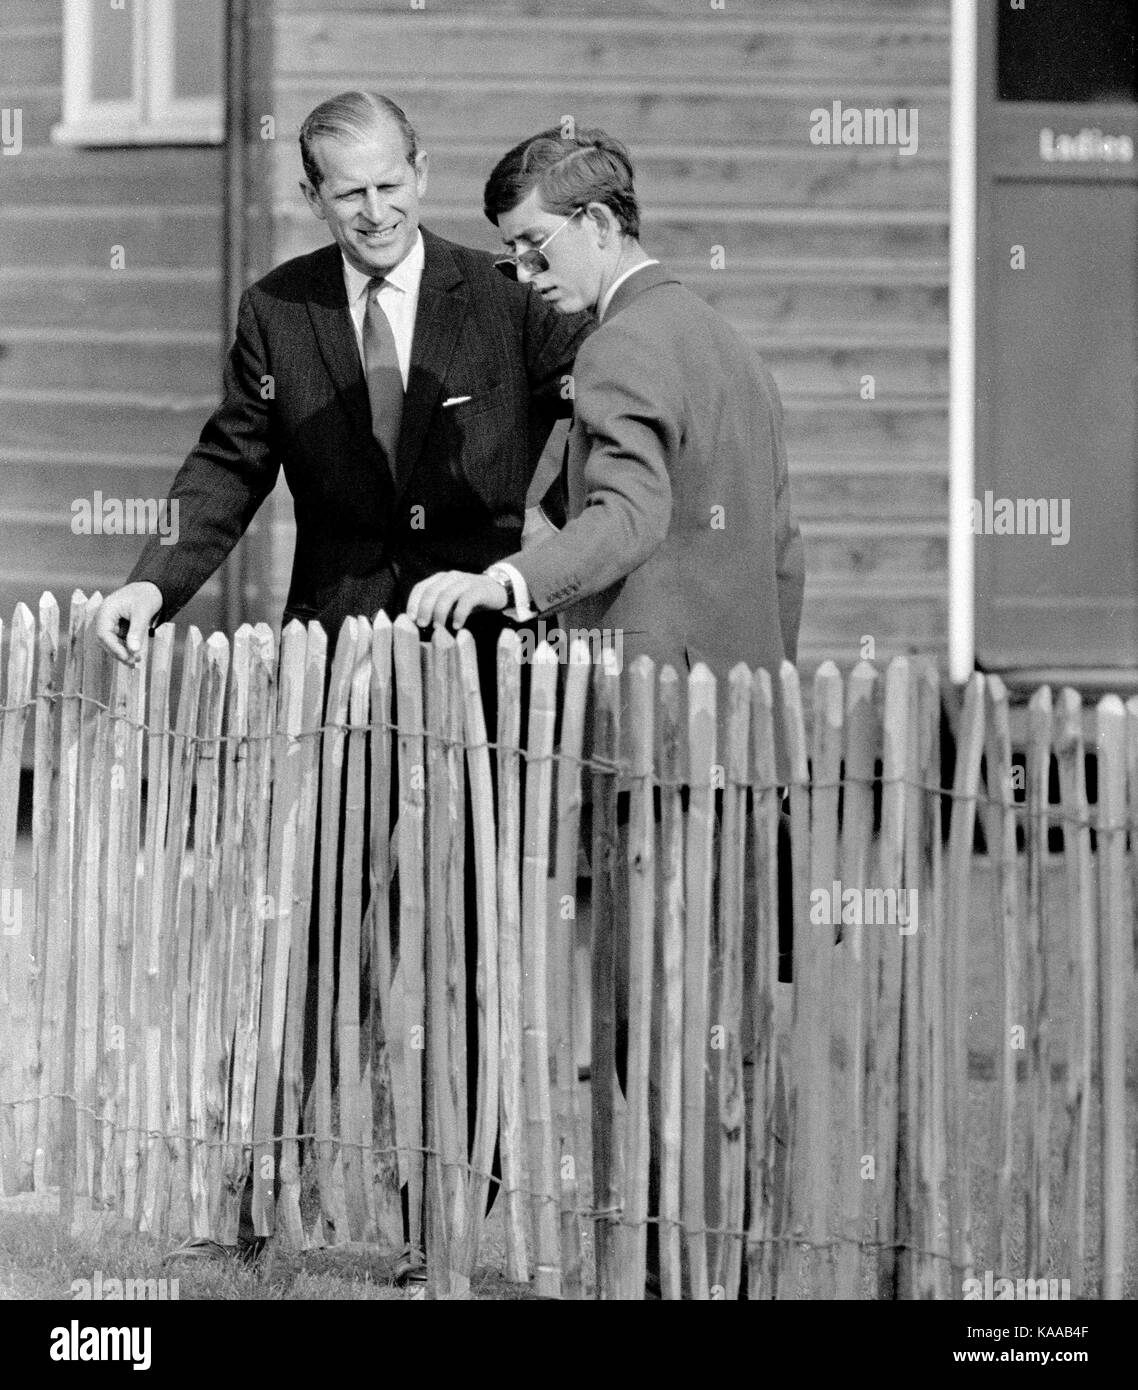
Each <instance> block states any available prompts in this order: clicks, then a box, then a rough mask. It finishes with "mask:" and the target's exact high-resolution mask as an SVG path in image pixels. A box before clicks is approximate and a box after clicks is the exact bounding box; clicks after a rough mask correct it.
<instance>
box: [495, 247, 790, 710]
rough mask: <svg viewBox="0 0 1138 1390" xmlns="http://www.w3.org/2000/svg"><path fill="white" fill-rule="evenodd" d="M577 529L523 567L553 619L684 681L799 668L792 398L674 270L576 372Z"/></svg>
mask: <svg viewBox="0 0 1138 1390" xmlns="http://www.w3.org/2000/svg"><path fill="white" fill-rule="evenodd" d="M573 381H574V394H575V414H574V421H573V427H572V430H571V432H570V436H569V445H568V451H567V460H566V468H565V472H564V475H563V477H564V482H565V489H566V498H565V502H566V512H567V517H568V520H567V522H566V524H565V526H564V529H562V530H560V531H559V532H557V533H556V534H552V535H549V536H548V537H546V538H545V539H542V540H540V541H539V542H538V543H536V544H533V545H527V547H526V548H525V549H523V550H521V551H519V552H518V553H517V554H514V555H511V556H510V557H508V558H509V562H510V563H511V564H513V565H515V566H516V567H517V569H518V570H519V571H520V573H521V574H522V576H523V577H524V579H525V581H526V583H527V584H528V585H529V590H530V594H531V597H532V601H533V603H534V606H535V607H536V608H537V610H538V611H539V612H541V613H554V612H559V613H561V615H562V626H571V627H581V628H588V629H594V630H595V629H602V630H603V629H605V628H608V629H610V630H611V629H615V630H619V631H620V632H621V634H622V641H623V656H624V663H625V665H626V666H627V664H628V663H629V662H630V661H631V660H633V659H634V658H635V657H636V656H638V655H640V654H641V653H646V654H647V655H649V656H650V657H652V658H653V659H654V660H655V661H656V663H657V665H658V666H659V665H663V664H664V663H670V664H671V665H672V666H673V667H674V668H675V669H676V670H677V672H679V674H680V675H681V676H684V675H686V673H687V672H688V670H689V669H690V668H691V667H693V666H694V665H695V664H696V663H697V662H701V661H702V662H705V663H706V664H707V665H708V666H709V667H710V668H711V670H712V671H713V672H714V673H715V675H716V676H717V677H718V678H719V679H720V684H721V685H722V684H723V683H724V682H725V679H726V676H727V673H728V672H729V671H730V669H731V667H732V666H734V665H735V664H736V663H737V662H739V661H744V662H746V664H747V665H748V666H749V667H751V668H754V667H756V666H763V667H765V668H766V669H767V670H768V671H769V672H770V673H771V676H772V679H774V680H775V682H776V690H777V678H778V670H779V666H780V664H781V662H782V661H783V659H784V658H787V659H789V660H791V661H794V660H795V659H796V655H797V646H798V627H799V621H800V618H801V613H802V595H803V583H804V562H803V550H802V539H801V536H800V534H799V530H798V526H797V525H796V523H795V521H794V519H793V516H792V514H791V506H790V486H789V480H788V476H787V465H786V449H785V447H784V444H783V438H782V406H781V402H780V401H779V396H778V389H777V387H776V386H775V384H774V381H773V379H772V378H771V375H770V373H769V371H768V370H767V369H766V367H765V366H764V365H763V364H762V363H761V362H759V361H758V360H757V359H756V358H755V356H754V354H753V353H752V351H751V350H750V349H749V348H748V347H747V345H746V344H745V343H744V342H743V341H742V340H741V339H740V338H739V336H738V335H737V334H736V332H735V330H734V329H733V328H732V327H731V326H730V324H728V323H727V322H726V320H724V319H723V318H722V317H721V316H720V315H719V314H717V313H716V312H715V311H714V310H713V309H711V308H710V307H709V306H708V305H707V304H705V303H704V302H703V300H701V299H699V298H698V297H697V296H696V295H694V294H692V293H691V292H690V291H688V290H687V289H685V288H684V287H683V286H682V285H681V284H680V282H679V281H678V280H677V279H676V278H675V277H674V276H673V275H671V274H669V272H668V271H667V270H666V269H664V268H663V267H662V266H648V267H646V268H645V269H643V270H638V271H637V272H636V273H635V274H634V275H632V276H630V277H629V279H627V280H626V281H625V282H624V283H623V284H622V285H621V286H620V287H619V288H618V289H617V292H616V294H615V295H614V296H613V299H612V301H611V303H610V305H609V307H608V311H607V313H606V314H605V317H604V320H603V322H602V323H601V324H600V326H599V327H598V328H597V330H596V331H595V332H594V333H593V335H592V336H591V337H590V338H589V339H588V341H587V342H586V343H585V344H584V345H583V346H582V347H581V349H580V351H579V352H578V355H577V362H576V366H575V368H574V372H573Z"/></svg>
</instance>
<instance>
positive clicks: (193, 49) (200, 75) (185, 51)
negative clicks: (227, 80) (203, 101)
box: [174, 0, 225, 97]
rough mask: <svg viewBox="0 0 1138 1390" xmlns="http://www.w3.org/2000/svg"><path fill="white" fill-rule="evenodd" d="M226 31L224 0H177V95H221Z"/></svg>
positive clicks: (175, 77) (175, 69) (175, 22)
mask: <svg viewBox="0 0 1138 1390" xmlns="http://www.w3.org/2000/svg"><path fill="white" fill-rule="evenodd" d="M224 34H225V5H224V0H175V3H174V96H175V97H212V96H218V95H220V93H221V68H222V62H223V51H224V45H223V40H224Z"/></svg>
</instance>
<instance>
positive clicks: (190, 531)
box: [127, 290, 280, 623]
mask: <svg viewBox="0 0 1138 1390" xmlns="http://www.w3.org/2000/svg"><path fill="white" fill-rule="evenodd" d="M266 397H268V399H266ZM271 397H272V391H271V376H270V369H269V365H268V353H267V351H266V348H265V343H264V338H263V335H262V332H261V326H260V324H259V322H258V320H257V315H256V312H255V310H254V307H253V301H252V297H251V294H250V292H249V291H248V290H247V291H246V292H245V294H244V295H242V297H241V304H240V308H239V311H238V319H237V333H236V336H235V339H234V343H233V347H232V348H231V349H230V353H229V358H228V361H227V363H226V367H225V376H224V394H223V397H222V401H221V404H220V405H219V406H218V408H217V410H215V411H214V413H213V415H212V416H211V417H210V419H209V420H208V422H207V423H206V426H205V428H204V429H203V430H202V433H201V437H200V439H199V440H198V442H197V444H196V445H195V447H194V449H193V450H192V452H191V453H190V454H189V456H188V457H187V459H186V461H185V463H183V464H182V466H181V468H180V469H179V470H178V473H177V476H176V477H175V479H174V482H173V485H172V486H171V488H170V493H169V500H170V501H171V502H174V501H176V502H177V504H178V505H177V509H176V511H173V510H172V514H173V515H175V516H176V517H177V540H176V542H175V544H174V545H170V546H166V545H162V544H161V543H160V539H159V538H158V537H156V536H152V537H151V538H150V540H149V541H148V542H147V544H146V546H145V548H144V549H143V552H142V554H141V555H140V556H139V558H138V561H137V563H136V564H135V566H134V569H133V570H132V571H131V573H130V576H129V579H128V581H127V582H128V583H130V582H135V581H139V580H148V581H149V582H150V583H152V584H156V585H157V586H158V588H159V589H160V590H161V592H162V608H161V610H160V612H159V614H158V617H157V619H156V620H155V622H156V623H162V622H166V621H168V620H169V619H170V618H172V617H173V616H174V615H175V614H176V613H177V612H178V611H179V610H180V609H181V608H183V607H184V606H185V605H186V604H187V603H188V602H189V600H190V599H191V598H192V597H193V596H194V594H195V593H197V591H198V589H200V588H201V586H202V585H203V584H204V583H205V582H206V580H207V579H208V578H209V577H210V575H211V574H213V572H214V571H215V570H216V569H217V568H218V566H219V565H220V564H221V563H222V561H223V560H224V559H225V557H226V556H227V555H228V554H229V552H230V551H231V550H232V549H233V547H234V546H235V545H236V544H237V542H238V541H239V540H240V539H241V537H242V536H243V535H244V533H245V531H246V529H247V527H248V525H249V523H250V522H251V521H252V519H253V517H254V515H255V514H256V511H257V508H258V507H259V506H260V505H261V503H262V502H263V501H264V500H265V498H266V497H267V496H268V495H269V493H270V492H271V491H272V489H273V486H274V484H275V482H276V478H277V473H278V470H279V467H280V462H279V459H278V458H277V457H276V456H275V453H274V450H273V447H272V441H271V416H270V411H271V408H272V407H271Z"/></svg>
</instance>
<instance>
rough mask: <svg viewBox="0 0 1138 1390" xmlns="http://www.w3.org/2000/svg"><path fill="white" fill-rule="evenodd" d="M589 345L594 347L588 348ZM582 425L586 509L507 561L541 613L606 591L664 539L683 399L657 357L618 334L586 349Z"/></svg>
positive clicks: (579, 394) (611, 332)
mask: <svg viewBox="0 0 1138 1390" xmlns="http://www.w3.org/2000/svg"><path fill="white" fill-rule="evenodd" d="M591 346H592V345H590V347H591ZM575 387H576V421H575V423H574V430H582V429H583V431H584V433H585V436H586V438H587V439H588V441H589V455H588V458H587V460H586V462H585V471H584V483H585V493H586V498H585V507H584V510H583V511H582V512H581V514H580V515H579V516H577V517H574V518H573V520H571V521H570V522H568V523H567V525H566V526H565V527H564V528H563V529H562V530H561V531H559V532H557V533H556V535H553V534H551V535H550V536H549V537H548V539H546V540H544V541H542V543H541V544H540V545H535V546H531V547H530V548H528V549H526V550H524V551H522V552H520V553H519V554H518V555H515V556H510V557H509V562H510V564H512V565H514V566H515V568H516V569H518V570H519V571H520V573H521V574H522V576H523V577H524V579H525V581H526V583H527V585H528V586H529V591H530V600H531V602H532V604H533V606H534V607H535V608H536V609H537V611H538V612H539V613H546V612H556V611H557V610H558V609H560V608H564V607H565V606H566V605H567V604H569V603H572V602H574V601H575V600H577V599H580V598H584V597H587V596H588V595H590V594H595V593H600V592H601V591H602V590H604V589H608V588H610V587H611V586H612V585H613V584H615V583H616V582H617V581H618V580H620V579H623V578H624V576H625V575H626V574H630V573H631V572H632V571H633V570H634V569H636V568H637V567H638V566H639V565H642V564H643V563H644V561H645V560H646V559H647V558H648V557H649V555H651V554H652V552H653V551H654V550H655V549H656V547H657V546H658V545H660V544H661V542H662V541H663V540H664V538H665V537H666V536H667V534H668V526H669V524H670V522H671V517H672V486H671V479H670V477H669V474H668V467H667V460H668V458H670V457H674V456H675V454H676V452H677V450H678V446H679V441H680V437H681V434H682V418H681V412H682V402H683V391H682V389H681V388H680V387H679V386H678V384H673V383H669V382H667V381H666V380H663V379H662V377H661V365H660V362H659V360H658V355H657V357H656V358H655V359H653V357H652V354H651V353H650V351H649V348H648V345H647V344H645V343H643V342H641V341H638V340H637V339H635V338H634V337H632V336H631V335H628V334H621V333H620V331H619V329H618V328H617V327H616V326H615V325H614V326H613V327H611V328H609V329H607V330H606V343H605V346H604V350H603V352H592V351H590V350H588V349H587V350H586V351H585V352H584V353H582V354H581V356H580V357H579V358H578V362H577V370H576V373H575Z"/></svg>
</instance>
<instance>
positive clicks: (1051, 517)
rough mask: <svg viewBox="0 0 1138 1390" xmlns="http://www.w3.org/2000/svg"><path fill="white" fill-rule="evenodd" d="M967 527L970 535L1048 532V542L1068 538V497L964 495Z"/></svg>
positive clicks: (1063, 541) (1069, 500)
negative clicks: (966, 506)
mask: <svg viewBox="0 0 1138 1390" xmlns="http://www.w3.org/2000/svg"><path fill="white" fill-rule="evenodd" d="M968 529H969V530H970V531H971V533H972V534H973V535H974V536H1050V538H1051V544H1052V545H1066V544H1067V542H1068V541H1069V540H1070V539H1071V499H1070V498H1069V497H996V496H995V495H994V493H993V492H992V490H991V488H989V489H988V490H987V491H986V492H985V493H984V496H983V497H982V498H981V497H971V498H969V499H968Z"/></svg>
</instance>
